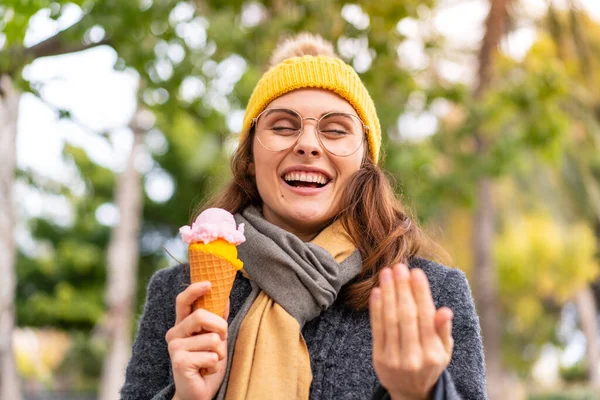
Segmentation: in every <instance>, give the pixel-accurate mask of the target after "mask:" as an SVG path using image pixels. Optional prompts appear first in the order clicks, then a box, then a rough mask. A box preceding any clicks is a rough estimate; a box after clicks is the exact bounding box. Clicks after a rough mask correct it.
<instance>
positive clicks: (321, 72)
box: [240, 55, 381, 163]
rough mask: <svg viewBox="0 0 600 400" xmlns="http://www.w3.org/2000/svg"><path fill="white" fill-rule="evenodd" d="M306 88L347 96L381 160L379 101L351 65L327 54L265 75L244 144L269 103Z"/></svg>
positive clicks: (278, 67)
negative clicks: (253, 121)
mask: <svg viewBox="0 0 600 400" xmlns="http://www.w3.org/2000/svg"><path fill="white" fill-rule="evenodd" d="M302 88H319V89H326V90H330V91H332V92H334V93H336V94H338V95H339V96H341V97H343V98H344V99H346V101H348V102H349V103H350V104H351V105H352V107H354V109H355V110H356V113H357V114H358V116H359V117H360V119H362V120H363V122H364V123H365V125H367V126H368V127H369V129H368V131H367V141H368V144H369V152H370V154H371V156H372V157H373V160H374V161H375V163H377V161H378V160H379V150H380V147H381V127H380V125H379V118H378V117H377V112H376V111H375V104H374V103H373V100H372V99H371V96H369V92H367V89H366V88H365V86H364V85H363V83H362V81H361V80H360V77H359V76H358V74H357V73H356V71H354V69H353V68H352V67H351V66H349V65H348V64H346V63H345V62H344V61H342V60H341V59H339V58H336V57H330V56H325V55H317V56H313V55H304V56H301V57H291V58H288V59H285V60H283V61H281V62H279V63H278V64H276V65H274V66H273V67H271V68H270V69H269V70H268V71H267V72H266V73H265V74H264V75H263V76H262V78H261V79H260V80H259V81H258V83H257V84H256V87H255V88H254V91H253V92H252V95H251V96H250V101H249V102H248V107H247V108H246V113H245V115H244V123H243V126H242V134H241V137H240V143H241V142H242V141H243V140H244V139H245V138H246V136H248V134H249V132H250V128H251V126H252V119H253V118H255V117H256V116H257V115H258V114H260V113H261V112H262V111H263V110H264V109H265V108H266V107H267V105H269V103H271V102H272V101H273V100H275V99H276V98H277V97H279V96H281V95H284V94H286V93H288V92H291V91H293V90H296V89H302Z"/></svg>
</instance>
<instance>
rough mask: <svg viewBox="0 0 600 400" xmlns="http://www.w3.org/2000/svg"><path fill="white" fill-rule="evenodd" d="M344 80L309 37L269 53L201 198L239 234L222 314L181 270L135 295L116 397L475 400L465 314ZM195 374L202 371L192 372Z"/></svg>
mask: <svg viewBox="0 0 600 400" xmlns="http://www.w3.org/2000/svg"><path fill="white" fill-rule="evenodd" d="M380 145H381V130H380V126H379V121H378V118H377V114H376V111H375V106H374V104H373V102H372V100H371V98H370V96H369V94H368V92H367V90H366V89H365V87H364V86H363V84H362V82H361V81H360V78H359V77H358V75H357V74H356V72H355V71H354V70H353V69H352V68H351V67H350V66H348V65H347V64H345V63H344V62H343V61H341V60H340V59H339V58H337V57H336V56H335V54H334V52H333V48H332V46H331V45H330V44H328V43H327V42H325V41H323V40H322V39H321V38H319V37H315V36H311V35H306V34H304V35H300V36H298V37H297V38H295V39H291V40H288V41H286V42H284V43H283V44H282V45H280V47H279V48H278V49H277V50H276V51H275V53H274V55H273V58H272V60H271V68H270V69H269V71H267V72H266V73H265V75H264V76H263V77H262V78H261V80H260V81H259V82H258V84H257V86H256V88H255V89H254V92H253V94H252V96H251V98H250V101H249V104H248V107H247V109H246V114H245V117H244V124H243V131H242V135H241V139H240V145H239V148H238V150H237V152H236V154H235V155H234V157H233V160H232V169H233V181H232V182H231V184H230V185H229V186H228V187H227V188H225V190H224V191H223V192H222V193H221V194H220V195H219V196H217V197H216V198H215V200H213V201H212V202H211V204H210V206H212V207H221V208H224V209H226V210H228V211H230V212H232V213H235V214H236V220H237V222H238V223H242V222H243V223H244V224H245V226H246V238H247V240H246V242H245V243H243V244H242V245H240V246H238V250H239V255H240V259H241V260H242V261H243V262H244V273H239V274H238V276H237V277H236V280H235V283H234V287H233V290H232V293H231V296H230V311H228V312H226V315H224V316H223V318H221V317H219V316H217V315H215V314H212V313H209V312H207V311H206V310H203V309H200V310H196V311H194V312H192V309H191V305H192V304H193V302H194V301H195V300H196V299H197V298H199V297H200V296H202V295H204V294H205V293H207V291H209V290H210V284H209V283H208V282H200V283H194V284H191V285H190V284H189V276H188V275H189V271H188V267H187V266H182V265H179V266H176V267H172V268H168V269H165V270H161V271H159V272H157V273H156V274H155V275H154V277H153V278H152V280H151V281H150V284H149V286H148V296H147V301H146V305H145V309H144V314H143V315H142V317H141V320H140V327H139V332H138V336H137V338H136V340H135V343H134V345H133V355H132V358H131V361H130V363H129V366H128V369H127V375H126V383H125V385H124V387H123V388H122V391H121V394H122V398H123V399H171V398H173V399H179V400H188V399H211V398H215V397H216V398H219V399H244V398H248V399H263V398H264V399H270V398H278V399H287V398H297V399H306V398H310V399H368V398H377V399H383V398H391V399H401V400H413V399H414V400H416V399H430V398H435V399H459V398H464V399H484V398H485V375H484V361H483V351H482V345H481V337H480V330H479V322H478V317H477V314H476V312H475V309H474V305H473V300H472V297H471V293H470V289H469V286H468V283H467V280H466V279H465V276H464V274H463V273H462V272H460V271H458V270H455V269H450V268H447V267H445V266H443V265H441V264H437V263H435V262H433V261H428V260H426V259H423V258H419V257H417V254H419V255H420V254H428V253H430V254H431V253H434V250H435V245H433V244H432V243H430V242H429V241H427V239H426V238H425V236H424V235H423V234H422V232H421V231H420V229H419V228H418V226H417V225H416V223H415V221H414V220H412V219H411V218H409V217H408V216H407V214H406V213H405V211H404V210H403V208H402V206H401V205H400V203H399V202H398V200H397V199H396V198H395V196H394V193H393V190H392V188H391V186H390V184H389V182H388V181H387V179H386V177H385V175H384V174H383V173H382V171H381V170H380V168H379V167H378V166H377V162H378V161H379V154H380ZM200 371H202V372H200Z"/></svg>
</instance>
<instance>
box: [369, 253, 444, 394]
mask: <svg viewBox="0 0 600 400" xmlns="http://www.w3.org/2000/svg"><path fill="white" fill-rule="evenodd" d="M379 282H380V286H379V287H377V288H375V289H373V290H372V292H371V304H370V313H371V329H372V330H373V363H374V366H375V372H376V373H377V376H378V378H379V381H380V382H381V384H382V385H383V387H385V388H386V389H387V391H388V392H389V394H390V396H391V397H392V399H393V400H417V399H418V400H421V399H427V398H429V396H430V394H431V391H432V389H433V387H434V385H435V383H436V382H437V380H438V378H439V377H440V375H441V373H442V372H443V371H444V369H445V368H446V367H447V366H448V364H449V363H450V359H451V357H452V348H453V346H454V341H453V339H452V317H453V314H452V311H451V310H450V309H449V308H447V307H443V308H440V309H439V310H437V311H436V309H435V305H434V304H433V299H432V297H431V290H430V288H429V281H428V280H427V276H426V275H425V273H424V272H423V270H421V269H413V270H412V271H409V270H408V268H407V267H406V265H403V264H397V265H395V266H394V267H393V268H385V269H383V270H382V271H381V273H380V275H379Z"/></svg>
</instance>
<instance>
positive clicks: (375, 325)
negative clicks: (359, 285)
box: [369, 288, 385, 355]
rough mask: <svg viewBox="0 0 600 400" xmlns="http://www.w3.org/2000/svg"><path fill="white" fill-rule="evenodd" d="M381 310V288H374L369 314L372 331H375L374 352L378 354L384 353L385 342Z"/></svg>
mask: <svg viewBox="0 0 600 400" xmlns="http://www.w3.org/2000/svg"><path fill="white" fill-rule="evenodd" d="M381 311H382V303H381V289H380V288H374V289H373V290H371V298H370V306H369V315H370V317H371V331H372V332H373V353H374V354H378V355H379V354H383V346H384V343H385V333H384V329H383V317H382V315H381Z"/></svg>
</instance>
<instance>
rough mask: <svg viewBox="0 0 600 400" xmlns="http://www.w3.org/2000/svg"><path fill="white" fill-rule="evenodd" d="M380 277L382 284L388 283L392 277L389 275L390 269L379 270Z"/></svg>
mask: <svg viewBox="0 0 600 400" xmlns="http://www.w3.org/2000/svg"><path fill="white" fill-rule="evenodd" d="M380 277H381V281H382V282H389V281H390V280H391V279H392V276H391V275H390V269H389V268H384V269H383V270H381V274H380Z"/></svg>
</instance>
